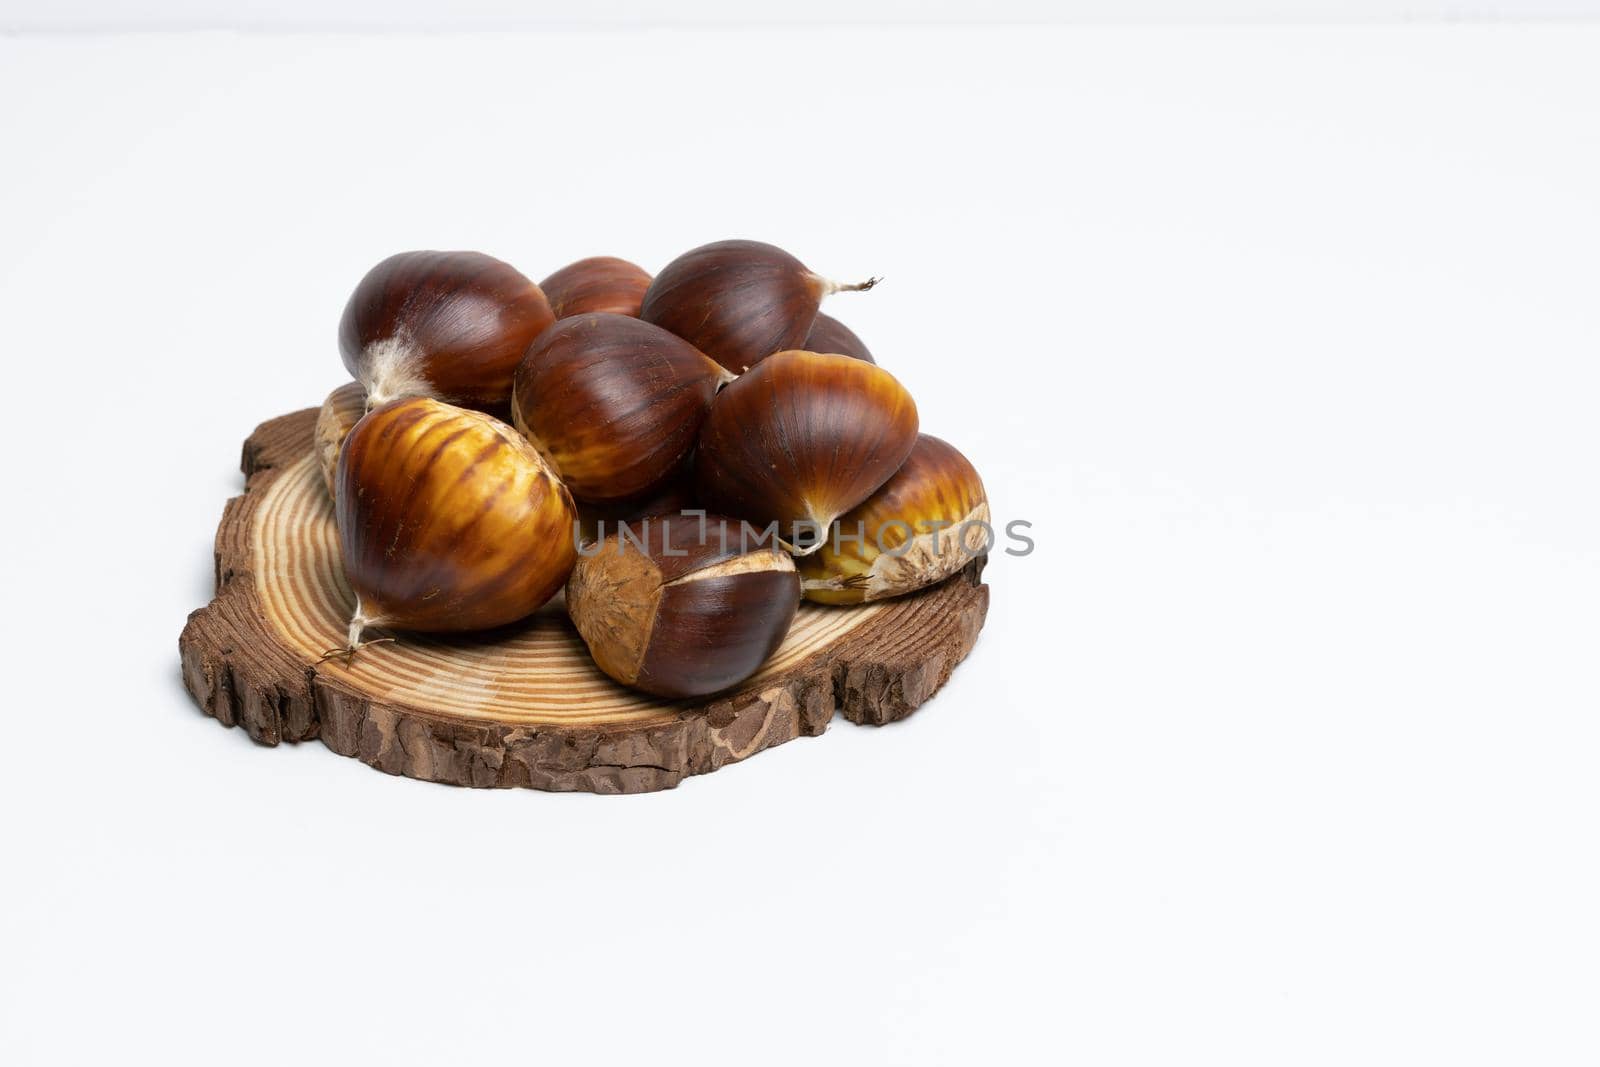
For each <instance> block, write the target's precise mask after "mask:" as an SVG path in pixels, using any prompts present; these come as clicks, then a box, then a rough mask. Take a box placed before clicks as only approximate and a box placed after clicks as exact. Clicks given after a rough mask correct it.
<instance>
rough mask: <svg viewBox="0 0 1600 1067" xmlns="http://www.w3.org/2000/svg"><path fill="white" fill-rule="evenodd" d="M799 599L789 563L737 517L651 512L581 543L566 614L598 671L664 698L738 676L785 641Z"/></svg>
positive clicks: (710, 689)
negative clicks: (595, 539) (593, 540)
mask: <svg viewBox="0 0 1600 1067" xmlns="http://www.w3.org/2000/svg"><path fill="white" fill-rule="evenodd" d="M799 605H800V581H799V579H798V577H797V576H796V574H795V569H794V562H793V561H792V560H790V559H789V557H788V555H787V554H786V553H784V552H782V551H780V550H778V549H777V548H776V547H775V546H773V545H772V543H771V542H770V541H767V542H765V543H764V544H757V543H756V542H755V540H754V539H750V538H747V537H746V531H745V530H744V528H743V526H742V524H740V523H738V522H732V521H729V520H727V519H724V518H721V517H718V516H706V515H705V514H704V513H691V514H682V515H665V516H656V517H653V518H651V519H647V520H641V521H640V522H638V523H635V524H631V525H630V526H629V527H628V528H627V529H626V530H618V531H617V532H616V533H613V534H611V535H609V536H608V537H606V539H605V540H603V541H601V542H600V543H599V544H598V545H597V546H593V547H591V548H586V549H585V553H584V555H583V556H582V557H581V558H580V559H579V560H578V565H577V566H576V567H574V568H573V571H572V579H571V580H570V581H569V582H568V583H567V612H568V614H570V615H571V616H572V621H573V624H574V625H575V626H577V628H578V633H579V635H580V636H582V637H583V640H584V643H585V644H587V645H588V646H589V653H590V655H592V656H593V657H594V661H595V663H596V664H597V665H598V666H599V667H600V669H601V670H603V671H605V672H606V673H607V674H609V675H610V676H611V677H612V678H615V679H616V680H617V681H619V682H621V683H623V684H624V685H631V686H633V687H634V688H636V689H642V690H644V691H645V692H647V693H653V694H655V695H656V696H662V697H674V698H676V697H695V696H705V695H706V694H708V693H715V692H718V691H719V690H723V689H726V688H728V687H729V686H732V685H737V684H738V683H740V682H742V681H744V680H745V679H746V678H748V677H750V675H752V674H754V673H755V672H756V670H757V669H758V668H759V667H760V666H761V664H762V663H764V662H765V661H766V660H767V658H768V657H769V656H771V655H772V653H773V652H775V651H776V650H777V648H778V646H779V645H780V644H782V643H783V639H784V636H785V635H786V634H788V632H789V626H790V624H791V623H792V622H793V621H794V613H795V609H796V608H798V607H799Z"/></svg>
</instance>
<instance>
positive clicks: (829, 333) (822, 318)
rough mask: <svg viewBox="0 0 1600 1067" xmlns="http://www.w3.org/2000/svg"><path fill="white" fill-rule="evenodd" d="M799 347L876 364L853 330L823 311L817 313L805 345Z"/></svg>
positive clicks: (870, 351) (864, 344)
mask: <svg viewBox="0 0 1600 1067" xmlns="http://www.w3.org/2000/svg"><path fill="white" fill-rule="evenodd" d="M800 347H801V348H803V349H805V350H806V351H807V352H837V353H838V354H839V355H841V356H849V357H850V358H852V359H859V360H863V361H865V362H867V363H876V362H878V361H877V360H875V359H873V358H872V350H871V349H869V348H868V347H867V345H866V342H864V341H862V340H861V338H859V337H857V336H856V332H855V331H854V330H852V329H851V328H850V327H848V326H846V325H845V324H844V323H842V322H840V321H839V320H838V319H836V318H834V317H833V316H832V315H829V314H828V313H827V312H825V311H819V312H817V318H816V321H815V322H813V323H812V324H811V332H810V333H808V334H806V343H805V344H803V345H801V346H800Z"/></svg>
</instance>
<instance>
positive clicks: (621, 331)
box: [511, 314, 733, 502]
mask: <svg viewBox="0 0 1600 1067" xmlns="http://www.w3.org/2000/svg"><path fill="white" fill-rule="evenodd" d="M732 377H733V376H732V375H731V374H729V373H728V372H727V371H725V370H723V369H722V367H721V366H720V365H718V364H717V362H716V361H715V360H711V359H708V358H706V357H705V356H704V355H702V354H701V353H700V352H699V350H697V349H696V348H695V347H694V346H693V345H691V344H689V343H688V342H687V341H684V340H682V339H680V338H678V337H674V336H673V335H672V334H670V333H668V332H667V331H666V330H663V329H662V328H661V327H659V326H652V325H650V324H649V323H648V322H641V321H640V320H638V319H634V318H629V317H628V316H626V315H610V314H593V315H579V316H577V317H575V318H570V319H562V320H561V321H560V322H558V323H556V324H555V325H554V326H552V327H550V328H549V329H548V330H546V331H544V333H542V334H540V335H539V338H538V340H536V341H534V343H533V345H532V347H530V348H529V349H528V354H527V356H526V357H525V358H524V359H523V360H522V363H521V364H519V365H518V367H517V374H516V378H515V381H514V385H513V387H512V401H511V417H512V421H513V422H514V423H515V425H516V427H517V429H518V430H520V431H522V433H523V435H524V436H526V437H527V438H528V440H529V441H531V442H533V445H534V447H535V448H537V449H538V450H539V451H540V452H541V453H543V454H544V456H545V457H546V458H547V459H549V460H550V461H551V462H552V463H553V464H554V465H555V468H556V472H557V474H559V475H560V476H561V480H562V481H563V482H564V483H566V486H567V488H568V489H570V490H571V491H572V495H573V496H575V497H577V498H578V499H579V500H583V501H588V502H599V501H608V500H623V499H627V498H629V497H638V496H641V495H649V494H651V493H652V491H653V490H655V489H656V488H657V487H659V486H661V485H662V484H663V483H664V482H666V481H668V480H669V479H671V478H672V477H673V475H674V474H676V473H678V472H679V471H680V470H681V469H682V467H683V465H684V464H685V463H686V462H687V460H688V458H689V454H690V452H692V451H693V450H694V444H695V438H696V435H698V434H699V432H700V424H701V423H703V422H704V421H705V417H706V411H707V410H708V409H709V408H710V407H711V398H712V397H714V396H716V394H717V387H718V386H720V385H721V384H722V383H723V382H725V381H729V380H731V379H732Z"/></svg>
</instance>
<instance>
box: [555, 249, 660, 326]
mask: <svg viewBox="0 0 1600 1067" xmlns="http://www.w3.org/2000/svg"><path fill="white" fill-rule="evenodd" d="M539 288H540V289H543V290H544V298H545V299H546V300H548V301H550V310H551V311H552V312H554V313H555V316H556V318H558V319H565V318H569V317H571V316H573V315H587V314H589V313H590V312H593V311H609V312H611V313H612V314H615V315H632V316H633V317H634V318H638V317H639V305H640V304H642V303H644V291H645V290H646V289H648V288H650V274H649V272H648V271H646V270H645V269H644V268H643V267H640V266H637V265H635V264H633V263H629V262H628V261H627V260H625V259H618V258H617V257H616V256H590V257H589V258H588V259H580V260H578V261H577V262H576V263H569V264H567V265H566V266H565V267H562V268H561V269H560V270H558V271H556V272H555V273H554V274H552V275H550V277H548V278H546V279H545V280H544V281H542V282H540V283H539Z"/></svg>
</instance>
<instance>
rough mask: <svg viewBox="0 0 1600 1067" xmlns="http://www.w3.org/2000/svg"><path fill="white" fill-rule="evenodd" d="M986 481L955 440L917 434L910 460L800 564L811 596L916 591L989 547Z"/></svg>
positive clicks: (832, 598)
mask: <svg viewBox="0 0 1600 1067" xmlns="http://www.w3.org/2000/svg"><path fill="white" fill-rule="evenodd" d="M992 539H993V531H992V530H991V528H990V526H989V501H988V498H987V497H986V496H985V495H984V491H983V479H981V478H979V477H978V471H977V469H976V468H974V467H973V465H972V464H971V463H970V462H968V460H967V457H966V456H963V455H962V454H961V453H960V452H959V451H957V449H956V448H955V446H954V445H951V444H948V443H946V442H944V441H941V440H940V439H939V438H937V437H933V436H931V435H930V434H919V435H918V436H917V443H916V445H915V446H914V447H913V448H912V449H911V454H910V455H909V456H907V457H906V461H905V463H903V464H901V466H900V469H899V470H898V471H896V472H895V474H894V477H892V478H890V479H889V480H888V481H887V482H885V483H883V486H882V487H881V488H880V489H879V490H878V491H877V492H876V493H873V494H872V495H871V496H869V497H867V499H866V500H865V501H863V502H862V503H861V504H859V505H858V506H856V507H854V508H852V509H851V510H850V511H848V512H846V513H845V514H844V515H841V516H840V517H839V520H838V521H837V522H835V523H834V525H833V527H832V529H830V530H829V531H828V535H827V538H826V539H825V540H824V541H823V543H822V546H821V547H820V548H818V549H817V551H816V552H815V553H814V554H812V555H809V556H806V557H804V558H803V559H801V560H800V561H799V563H798V566H799V568H800V579H801V587H802V588H803V589H804V590H805V597H806V599H807V600H815V601H818V602H819V603H823V604H860V603H862V602H863V601H868V600H882V599H884V598H885V597H892V596H899V595H900V594H902V593H910V592H912V591H914V590H917V589H921V588H923V587H924V586H929V585H932V584H933V583H935V582H938V581H941V580H943V579H945V578H948V577H950V575H952V574H954V573H956V571H959V570H960V569H961V568H962V567H964V566H966V565H967V563H968V562H969V561H970V560H971V559H972V558H973V557H974V556H980V555H982V554H983V553H985V552H987V551H988V550H989V546H990V542H991V541H992Z"/></svg>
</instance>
